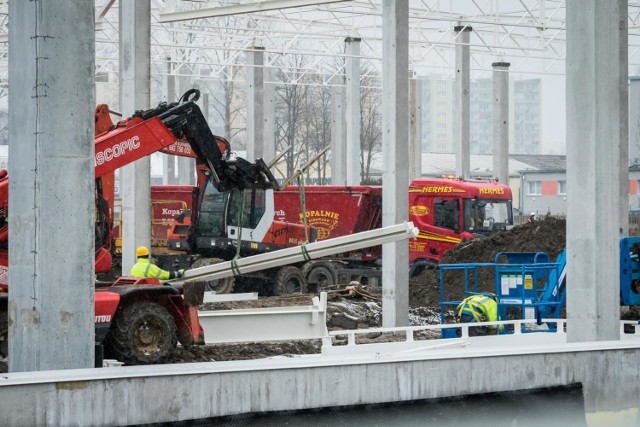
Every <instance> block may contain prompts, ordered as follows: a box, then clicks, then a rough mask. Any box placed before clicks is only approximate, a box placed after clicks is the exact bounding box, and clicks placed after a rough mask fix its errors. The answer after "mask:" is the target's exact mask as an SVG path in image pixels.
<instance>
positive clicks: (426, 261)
mask: <svg viewBox="0 0 640 427" xmlns="http://www.w3.org/2000/svg"><path fill="white" fill-rule="evenodd" d="M409 220H410V221H413V223H414V224H415V226H416V227H418V228H419V229H420V234H419V236H418V238H417V239H415V240H413V241H410V242H409V261H410V263H411V266H412V274H418V273H419V271H421V270H422V269H423V268H424V267H427V266H433V265H436V264H437V263H438V262H439V261H440V259H441V258H442V256H443V255H444V253H445V252H446V251H448V250H450V249H452V248H453V247H454V246H456V245H457V244H458V243H460V242H461V241H463V240H471V239H474V238H482V237H487V236H490V235H492V234H494V233H496V232H499V231H503V230H506V229H508V228H511V227H512V226H513V213H512V206H511V189H510V188H509V187H508V186H506V185H504V184H501V183H499V182H497V181H489V180H463V179H458V178H418V179H416V180H414V181H412V182H411V185H410V187H409Z"/></svg>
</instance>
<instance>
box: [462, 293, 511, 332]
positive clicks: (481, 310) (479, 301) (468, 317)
mask: <svg viewBox="0 0 640 427" xmlns="http://www.w3.org/2000/svg"><path fill="white" fill-rule="evenodd" d="M498 320H499V318H498V303H497V297H496V296H495V295H493V294H480V295H471V296H469V297H467V298H465V299H463V300H462V302H461V303H460V304H458V308H457V310H456V322H458V323H473V322H496V321H498ZM501 329H502V328H501ZM497 330H498V328H496V326H494V325H491V326H484V327H482V328H480V327H477V328H469V335H489V334H495V333H496V332H497Z"/></svg>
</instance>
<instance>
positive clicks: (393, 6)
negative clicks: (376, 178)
mask: <svg viewBox="0 0 640 427" xmlns="http://www.w3.org/2000/svg"><path fill="white" fill-rule="evenodd" d="M408 100H409V2H408V0H397V1H394V0H383V2H382V153H383V158H384V163H383V168H382V169H383V172H382V195H383V196H382V226H383V227H386V226H389V225H393V224H399V223H402V222H405V221H407V219H408V218H409V203H408V202H407V201H408V195H407V188H408V186H409V168H408V167H407V165H408V164H409V102H408ZM408 260H409V244H408V243H407V242H406V241H403V242H397V243H387V244H385V245H382V326H385V327H390V326H406V325H408V324H409V265H408V263H409V261H408Z"/></svg>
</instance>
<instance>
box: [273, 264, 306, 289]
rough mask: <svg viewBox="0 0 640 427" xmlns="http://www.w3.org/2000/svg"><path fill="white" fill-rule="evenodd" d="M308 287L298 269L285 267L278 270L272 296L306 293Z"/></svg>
mask: <svg viewBox="0 0 640 427" xmlns="http://www.w3.org/2000/svg"><path fill="white" fill-rule="evenodd" d="M307 291H308V285H307V281H306V280H304V276H303V275H302V271H300V269H299V268H298V267H292V266H286V267H282V268H281V269H280V270H278V273H277V274H276V279H275V283H274V284H273V293H274V295H288V294H295V293H297V292H300V293H303V294H304V293H307Z"/></svg>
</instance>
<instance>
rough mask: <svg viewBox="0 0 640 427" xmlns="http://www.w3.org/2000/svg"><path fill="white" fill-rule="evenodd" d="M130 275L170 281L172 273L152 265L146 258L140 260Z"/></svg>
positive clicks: (132, 268)
mask: <svg viewBox="0 0 640 427" xmlns="http://www.w3.org/2000/svg"><path fill="white" fill-rule="evenodd" d="M129 274H131V275H132V276H133V277H152V278H156V279H160V280H169V279H170V278H171V273H169V272H168V271H166V270H163V269H161V268H160V267H158V266H157V265H155V264H152V263H150V262H149V260H148V259H146V258H138V262H136V263H135V264H134V265H133V267H131V272H130V273H129Z"/></svg>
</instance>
